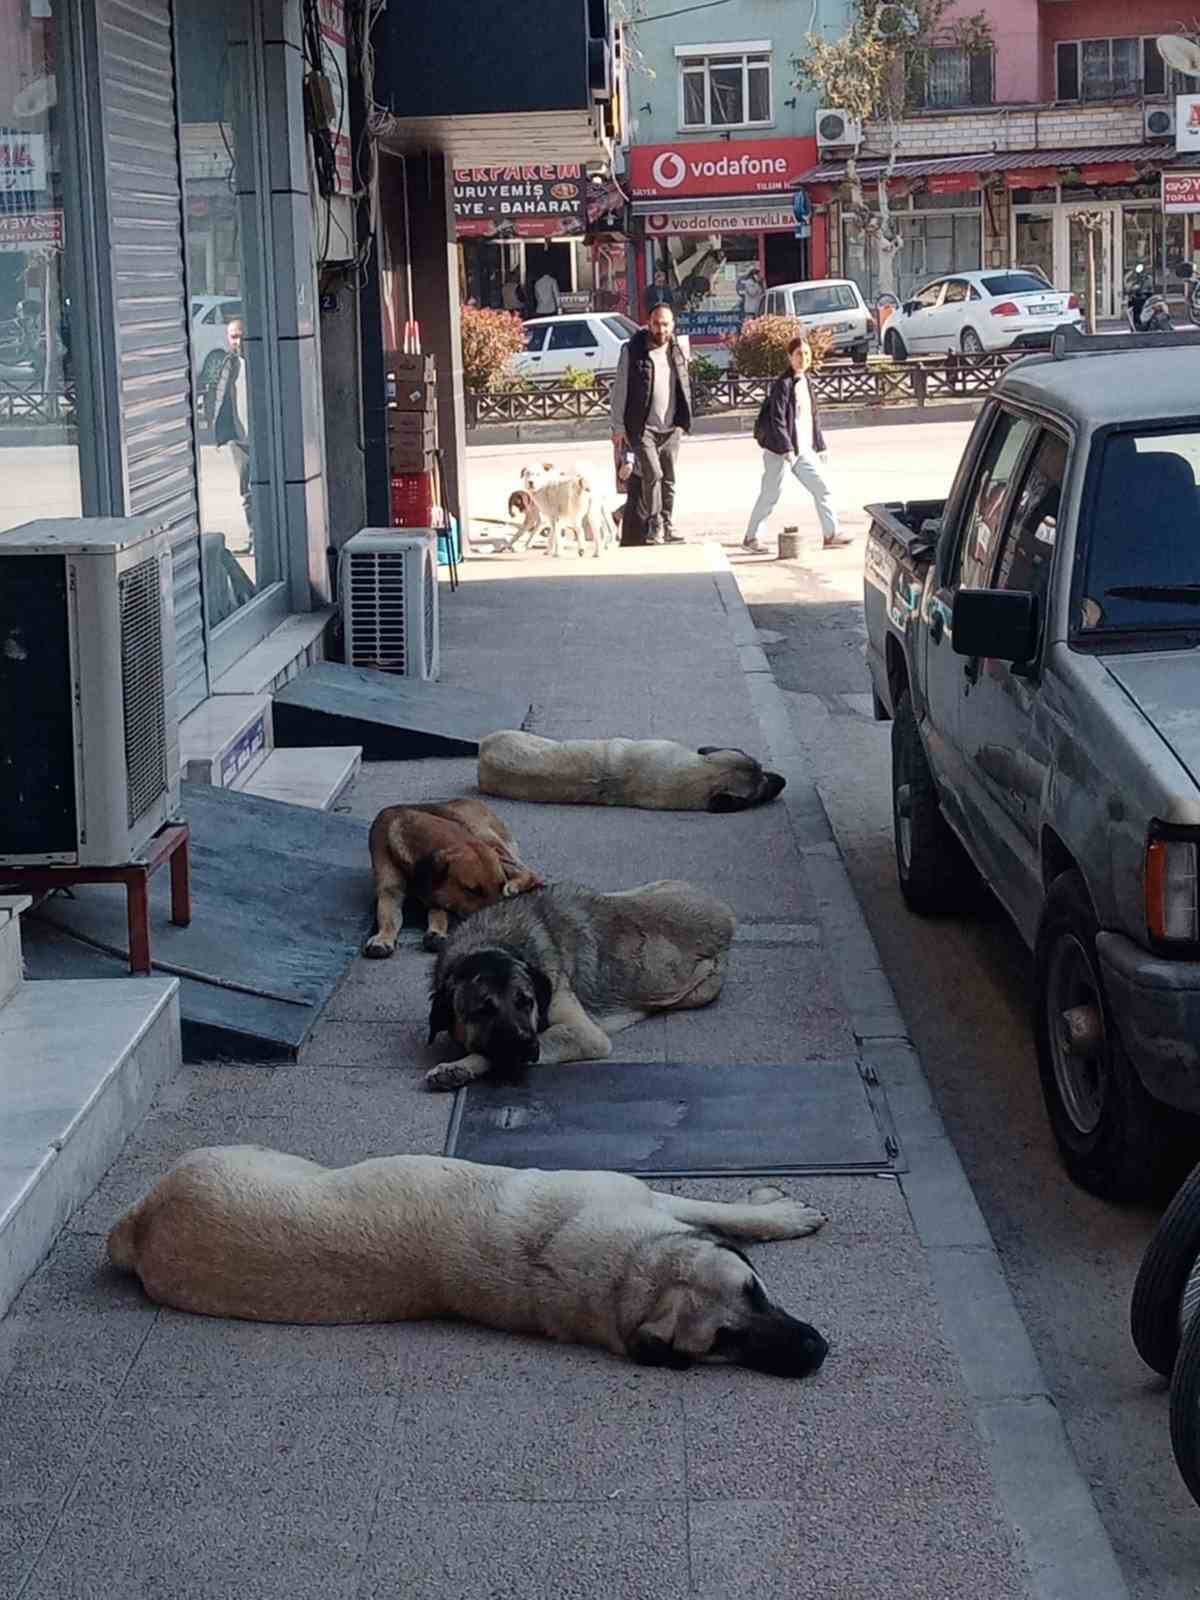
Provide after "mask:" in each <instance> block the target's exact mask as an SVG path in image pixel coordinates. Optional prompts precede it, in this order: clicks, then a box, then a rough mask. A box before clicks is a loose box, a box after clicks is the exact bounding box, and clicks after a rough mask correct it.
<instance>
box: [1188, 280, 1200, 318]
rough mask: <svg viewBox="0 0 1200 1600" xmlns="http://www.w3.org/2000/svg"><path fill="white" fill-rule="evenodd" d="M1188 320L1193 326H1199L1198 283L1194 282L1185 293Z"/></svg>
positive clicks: (1199, 287)
mask: <svg viewBox="0 0 1200 1600" xmlns="http://www.w3.org/2000/svg"><path fill="white" fill-rule="evenodd" d="M1186 304H1187V314H1188V321H1189V322H1190V323H1191V324H1192V325H1193V327H1197V328H1200V283H1194V284H1192V286H1191V287H1190V288H1189V289H1188V294H1187V302H1186Z"/></svg>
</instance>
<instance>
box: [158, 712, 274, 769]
mask: <svg viewBox="0 0 1200 1600" xmlns="http://www.w3.org/2000/svg"><path fill="white" fill-rule="evenodd" d="M274 743H275V740H274V737H273V735H272V730H271V697H270V695H266V694H215V695H212V696H210V697H209V699H207V700H205V701H204V703H203V705H199V706H197V707H196V709H195V711H193V712H191V714H190V715H189V716H187V717H186V718H185V719H184V721H183V722H182V723H180V726H179V752H180V759H181V760H182V762H183V776H184V779H185V780H186V781H187V782H188V783H215V784H216V785H217V786H218V787H219V788H221V789H237V788H240V787H241V786H242V784H243V783H245V781H246V780H247V779H248V778H249V777H250V775H251V774H252V773H253V772H255V771H256V770H257V768H259V767H261V766H262V764H263V762H264V761H265V760H266V759H267V757H268V756H269V755H270V754H271V750H272V748H273V747H274Z"/></svg>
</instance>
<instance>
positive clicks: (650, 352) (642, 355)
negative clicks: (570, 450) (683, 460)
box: [612, 305, 692, 544]
mask: <svg viewBox="0 0 1200 1600" xmlns="http://www.w3.org/2000/svg"><path fill="white" fill-rule="evenodd" d="M691 426H692V390H691V384H690V382H689V380H688V368H687V361H686V360H685V359H684V354H683V351H682V349H681V348H680V346H679V343H678V341H677V340H676V338H675V313H674V312H673V311H672V310H671V308H670V306H667V305H657V306H655V307H654V309H653V311H651V313H650V318H649V321H648V322H647V324H646V326H645V327H644V328H640V329H639V330H638V332H637V333H635V334H634V336H633V338H632V339H630V340H629V341H628V343H627V344H626V345H625V346H624V347H623V348H622V350H621V359H620V362H619V364H618V366H617V376H616V379H615V381H614V383H613V387H612V436H613V444H614V445H615V447H616V450H617V453H618V455H619V454H620V452H621V451H622V450H623V449H624V448H625V447H626V445H628V448H629V449H630V450H631V451H632V453H633V454H634V455H635V456H636V457H637V472H636V479H637V480H639V481H640V483H641V496H640V505H639V508H638V511H639V516H640V518H641V519H642V520H643V521H644V522H645V525H646V543H647V544H663V543H664V542H665V543H667V544H683V543H684V539H683V535H682V534H678V533H676V532H675V530H674V528H673V527H672V520H671V519H672V514H673V512H674V508H675V462H676V458H677V456H678V455H679V441H680V439H681V438H682V437H683V435H684V434H685V433H687V432H688V431H689V429H690V428H691Z"/></svg>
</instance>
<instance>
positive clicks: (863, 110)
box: [792, 0, 992, 294]
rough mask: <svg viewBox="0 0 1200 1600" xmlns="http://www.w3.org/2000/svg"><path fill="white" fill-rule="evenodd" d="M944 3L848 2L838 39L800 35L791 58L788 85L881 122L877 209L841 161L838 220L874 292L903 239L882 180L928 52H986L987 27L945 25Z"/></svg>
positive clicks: (883, 285)
mask: <svg viewBox="0 0 1200 1600" xmlns="http://www.w3.org/2000/svg"><path fill="white" fill-rule="evenodd" d="M951 3H952V0H915V3H912V4H900V5H897V4H892V3H890V0H855V3H854V5H853V7H852V9H851V12H850V26H849V28H848V29H847V31H846V33H844V34H843V35H842V37H841V38H840V39H825V38H822V37H821V36H820V35H818V34H812V33H810V34H808V35H807V36H806V38H805V41H804V51H805V53H804V54H803V55H802V56H798V57H796V59H795V60H794V61H793V63H792V64H793V66H794V67H795V69H796V84H797V87H799V88H802V89H815V90H816V92H817V93H818V94H819V95H820V96H821V98H822V100H823V101H824V103H825V104H826V105H828V106H836V107H837V108H838V110H839V111H845V112H846V113H847V114H848V115H849V116H851V117H853V118H855V120H856V121H858V122H861V123H864V124H865V123H867V122H882V123H883V124H884V125H885V127H886V129H887V141H888V144H887V161H886V164H885V165H884V167H883V169H882V171H881V172H880V173H879V174H878V176H877V179H876V185H877V202H878V203H877V206H872V205H871V204H870V202H869V201H868V199H867V197H866V194H865V192H864V189H863V181H862V179H861V177H860V176H859V172H858V160H857V158H856V156H854V155H851V156H850V157H849V159H848V160H847V162H846V188H845V192H844V195H843V199H842V214H843V216H846V217H848V218H849V220H850V221H851V222H852V223H853V224H854V226H855V227H857V228H858V229H859V230H860V231H861V233H862V236H863V237H864V239H866V240H867V241H868V244H869V243H870V242H871V241H872V240H873V241H874V243H875V247H876V250H877V252H878V256H879V288H880V291H881V292H882V293H885V294H895V292H896V261H895V258H896V255H897V252H898V251H899V250H900V249H901V248H902V247H903V244H904V240H903V238H902V236H901V233H900V225H899V222H898V220H897V218H896V217H895V216H894V215H893V213H892V210H891V207H890V205H889V203H888V182H889V180H890V179H891V177H892V176H893V174H894V173H895V170H896V159H897V157H898V155H899V153H900V125H901V122H902V121H903V118H904V113H905V110H906V109H907V107H908V105H909V104H910V101H911V99H912V98H913V97H914V95H915V93H916V92H917V90H918V87H919V85H920V84H921V83H922V82H923V81H924V79H925V78H926V76H927V75H928V71H929V63H930V54H931V52H932V51H933V50H934V49H937V48H939V47H950V48H957V49H961V50H966V51H967V52H968V53H969V54H972V55H974V54H982V53H984V52H989V51H990V50H991V48H992V33H991V24H990V23H989V21H988V19H987V17H986V16H985V15H984V13H983V12H978V13H976V14H975V15H974V16H970V17H960V18H956V19H955V20H954V21H952V22H950V23H946V22H945V20H944V19H945V14H946V11H947V10H948V9H949V7H950V5H951Z"/></svg>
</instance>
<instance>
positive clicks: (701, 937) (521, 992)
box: [425, 880, 735, 1089]
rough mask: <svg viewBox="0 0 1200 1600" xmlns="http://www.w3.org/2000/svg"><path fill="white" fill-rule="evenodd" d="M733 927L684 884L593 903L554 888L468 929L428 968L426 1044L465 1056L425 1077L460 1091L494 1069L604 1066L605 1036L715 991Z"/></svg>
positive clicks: (574, 890)
mask: <svg viewBox="0 0 1200 1600" xmlns="http://www.w3.org/2000/svg"><path fill="white" fill-rule="evenodd" d="M734 926H735V919H734V915H733V912H732V911H731V910H730V909H729V907H728V906H727V905H726V904H725V903H724V901H721V900H718V899H716V898H715V897H714V896H713V895H710V894H708V893H707V892H706V891H705V890H703V889H698V888H696V887H695V886H694V885H693V884H690V883H678V882H674V881H670V880H666V881H663V882H660V883H646V884H643V885H642V886H641V887H640V888H637V889H625V890H623V891H622V892H620V893H619V894H597V893H596V892H595V890H593V889H583V888H580V887H579V886H577V885H575V884H570V883H557V884H552V885H551V886H550V887H549V888H548V889H542V890H540V891H539V892H538V893H536V894H531V895H522V896H521V898H520V899H519V900H505V901H502V902H501V903H500V904H499V905H496V906H491V907H489V908H488V909H487V910H486V911H481V912H480V913H479V914H478V915H477V916H474V917H472V918H471V919H470V920H469V921H468V922H464V923H463V924H462V925H461V926H460V927H458V928H456V929H455V931H454V932H453V933H452V934H451V935H450V937H449V939H447V941H446V943H445V944H444V945H443V946H442V948H441V950H440V951H439V953H438V959H437V961H436V962H435V964H434V969H433V979H432V983H431V992H430V1005H429V1041H430V1043H431V1044H432V1043H433V1041H434V1040H435V1039H436V1038H437V1037H438V1035H439V1034H442V1033H446V1034H449V1036H450V1037H451V1038H452V1039H453V1040H454V1042H455V1043H456V1044H458V1045H461V1046H462V1048H463V1049H464V1050H465V1051H466V1055H465V1056H464V1057H463V1058H462V1060H460V1061H447V1062H442V1063H440V1064H439V1065H438V1066H436V1067H433V1068H431V1069H430V1071H429V1072H427V1073H426V1074H425V1082H426V1084H427V1085H428V1086H429V1087H430V1088H431V1089H457V1088H460V1087H461V1086H462V1085H463V1084H465V1083H470V1082H471V1081H472V1080H473V1079H475V1078H481V1077H483V1076H484V1074H485V1073H487V1072H490V1071H492V1070H496V1069H498V1070H499V1071H501V1072H503V1073H514V1072H519V1071H521V1070H522V1069H523V1068H525V1067H528V1066H532V1065H533V1064H534V1063H535V1062H538V1061H540V1062H542V1063H543V1064H544V1065H546V1066H553V1065H554V1064H555V1063H557V1062H562V1061H603V1060H604V1059H605V1058H606V1057H607V1056H609V1055H611V1054H612V1040H611V1038H610V1035H611V1034H614V1033H619V1032H620V1030H621V1029H622V1028H628V1027H630V1026H632V1024H633V1023H635V1022H640V1021H641V1020H642V1019H643V1018H644V1017H648V1016H651V1015H652V1014H653V1013H654V1012H656V1011H677V1010H684V1009H686V1008H691V1007H695V1006H706V1005H708V1004H710V1002H711V1001H713V1000H715V999H716V998H717V996H718V995H719V994H720V992H721V985H722V983H723V982H724V978H725V964H726V960H727V958H728V954H729V946H730V944H731V943H732V941H733V930H734Z"/></svg>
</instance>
